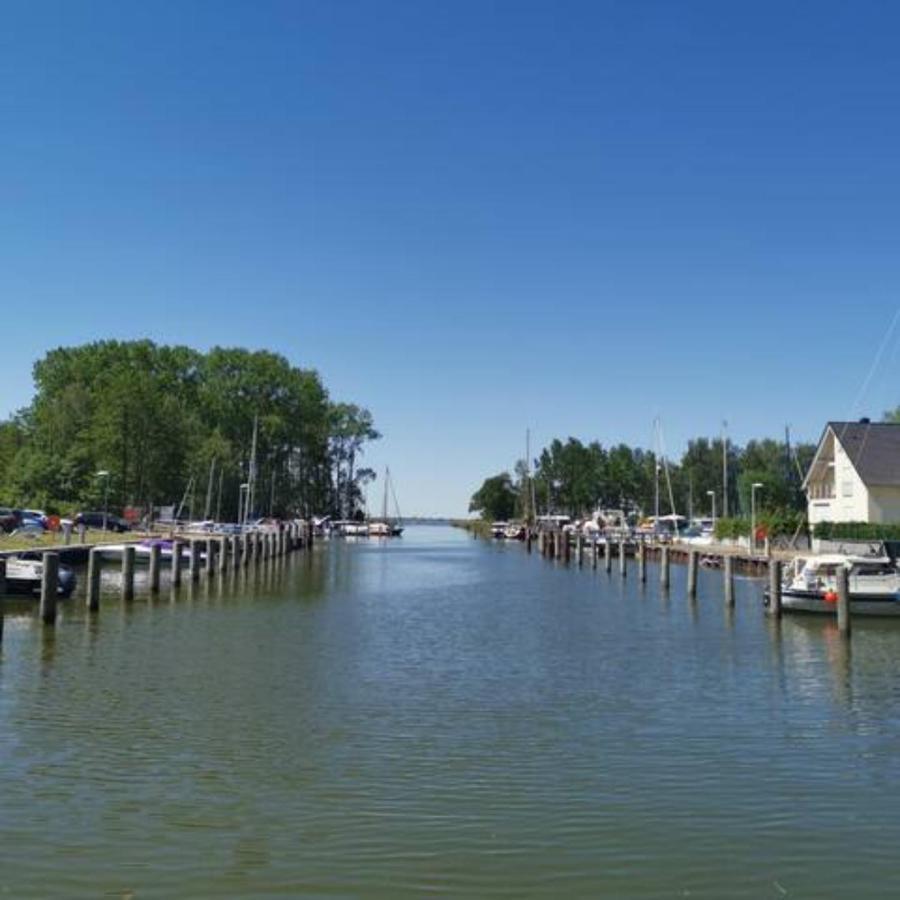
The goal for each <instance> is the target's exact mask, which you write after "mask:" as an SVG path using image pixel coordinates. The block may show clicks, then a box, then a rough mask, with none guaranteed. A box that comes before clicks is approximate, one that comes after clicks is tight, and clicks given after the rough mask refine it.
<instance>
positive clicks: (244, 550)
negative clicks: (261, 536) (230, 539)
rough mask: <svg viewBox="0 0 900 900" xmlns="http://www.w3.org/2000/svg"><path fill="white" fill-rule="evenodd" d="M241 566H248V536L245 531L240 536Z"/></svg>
mask: <svg viewBox="0 0 900 900" xmlns="http://www.w3.org/2000/svg"><path fill="white" fill-rule="evenodd" d="M241 565H242V566H248V565H250V535H249V534H247V532H246V531H245V532H244V533H243V534H242V535H241Z"/></svg>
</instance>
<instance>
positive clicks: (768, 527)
mask: <svg viewBox="0 0 900 900" xmlns="http://www.w3.org/2000/svg"><path fill="white" fill-rule="evenodd" d="M805 520H806V517H805V515H804V514H803V513H800V512H796V511H794V510H790V509H785V510H776V511H775V512H767V513H762V514H760V516H759V517H758V518H757V520H756V527H757V529H758V530H760V531H764V533H765V534H766V535H768V536H769V537H770V538H777V537H793V536H794V532H795V531H796V530H797V529H798V528H799V527H801V526H802V525H803V523H804V522H805ZM749 535H750V520H749V519H718V520H716V540H720V541H724V540H737V539H738V538H742V537H749Z"/></svg>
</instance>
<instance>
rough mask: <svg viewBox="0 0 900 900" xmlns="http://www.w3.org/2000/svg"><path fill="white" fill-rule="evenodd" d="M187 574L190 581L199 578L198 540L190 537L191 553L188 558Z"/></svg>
mask: <svg viewBox="0 0 900 900" xmlns="http://www.w3.org/2000/svg"><path fill="white" fill-rule="evenodd" d="M188 576H189V577H190V580H191V581H199V580H200V542H199V541H198V540H197V539H196V538H191V555H190V558H189V560H188Z"/></svg>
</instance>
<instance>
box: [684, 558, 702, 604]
mask: <svg viewBox="0 0 900 900" xmlns="http://www.w3.org/2000/svg"><path fill="white" fill-rule="evenodd" d="M699 562H700V558H699V555H698V553H697V551H696V550H691V551H690V552H689V553H688V571H687V591H688V597H696V596H697V567H698V565H699Z"/></svg>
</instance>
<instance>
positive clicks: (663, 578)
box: [659, 547, 670, 590]
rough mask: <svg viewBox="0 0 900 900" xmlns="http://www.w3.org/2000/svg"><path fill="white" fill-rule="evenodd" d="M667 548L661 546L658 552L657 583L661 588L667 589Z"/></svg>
mask: <svg viewBox="0 0 900 900" xmlns="http://www.w3.org/2000/svg"><path fill="white" fill-rule="evenodd" d="M669 562H670V561H669V548H668V547H663V548H662V549H661V550H660V552H659V584H660V587H662V588H663V590H668V589H669Z"/></svg>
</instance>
